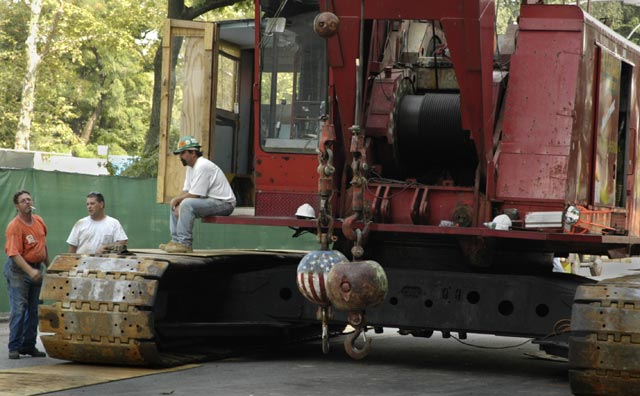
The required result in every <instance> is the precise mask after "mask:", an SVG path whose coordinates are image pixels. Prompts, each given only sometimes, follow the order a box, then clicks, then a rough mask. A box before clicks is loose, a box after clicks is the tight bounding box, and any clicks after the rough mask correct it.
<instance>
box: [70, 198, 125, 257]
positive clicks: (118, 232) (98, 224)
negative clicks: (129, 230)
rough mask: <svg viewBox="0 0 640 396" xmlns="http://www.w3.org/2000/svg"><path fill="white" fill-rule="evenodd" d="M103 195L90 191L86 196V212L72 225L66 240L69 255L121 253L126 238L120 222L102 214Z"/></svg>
mask: <svg viewBox="0 0 640 396" xmlns="http://www.w3.org/2000/svg"><path fill="white" fill-rule="evenodd" d="M104 206H105V202H104V195H102V194H101V193H99V192H97V191H92V192H90V193H89V195H87V212H89V216H87V217H83V218H82V219H80V220H78V221H77V222H76V224H74V226H73V228H72V229H71V233H70V234H69V238H67V243H68V244H69V253H80V254H103V253H122V252H123V251H124V250H126V248H127V241H128V237H127V234H126V233H125V232H124V229H123V228H122V225H121V224H120V222H119V221H118V220H117V219H115V218H113V217H111V216H107V215H106V214H105V213H104Z"/></svg>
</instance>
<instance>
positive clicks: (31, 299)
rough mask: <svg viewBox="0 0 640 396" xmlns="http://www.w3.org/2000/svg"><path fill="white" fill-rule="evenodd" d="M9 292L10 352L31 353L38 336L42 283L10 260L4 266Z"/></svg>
mask: <svg viewBox="0 0 640 396" xmlns="http://www.w3.org/2000/svg"><path fill="white" fill-rule="evenodd" d="M4 276H5V277H6V278H7V290H8V291H9V305H10V307H11V313H10V314H9V351H29V350H31V349H33V348H35V346H36V337H37V336H38V303H39V302H40V301H39V297H40V288H41V287H42V282H38V283H35V282H33V281H32V280H31V278H29V275H27V274H26V273H25V272H24V271H22V270H21V269H20V267H18V265H17V264H14V262H13V260H12V259H11V258H9V259H8V260H7V263H6V264H5V265H4Z"/></svg>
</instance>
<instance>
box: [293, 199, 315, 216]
mask: <svg viewBox="0 0 640 396" xmlns="http://www.w3.org/2000/svg"><path fill="white" fill-rule="evenodd" d="M296 217H297V218H299V219H315V218H316V211H315V210H313V207H312V206H311V205H309V204H308V203H306V204H302V205H300V206H298V210H296Z"/></svg>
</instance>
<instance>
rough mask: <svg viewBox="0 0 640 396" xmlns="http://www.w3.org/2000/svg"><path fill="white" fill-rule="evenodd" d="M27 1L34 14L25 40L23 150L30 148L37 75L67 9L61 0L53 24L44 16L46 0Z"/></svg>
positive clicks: (19, 141) (19, 136) (19, 139)
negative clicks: (44, 1)
mask: <svg viewBox="0 0 640 396" xmlns="http://www.w3.org/2000/svg"><path fill="white" fill-rule="evenodd" d="M25 4H26V5H27V6H28V7H29V10H30V11H31V17H30V19H29V34H28V35H27V40H26V42H25V44H26V45H25V49H26V60H27V62H26V63H27V64H26V68H25V72H24V77H23V80H22V92H21V103H20V104H21V106H20V117H19V121H18V129H17V131H16V137H15V148H16V149H19V150H29V138H30V136H31V119H32V113H33V106H34V101H35V93H34V91H35V85H36V75H37V72H38V68H39V66H40V63H41V62H42V60H43V58H44V57H46V56H47V55H48V53H49V50H50V48H51V43H52V40H54V39H55V36H56V33H57V29H58V21H59V20H60V16H61V15H62V11H63V8H62V0H58V2H57V4H56V5H55V6H56V7H57V8H56V9H55V11H54V12H53V14H54V16H53V18H52V20H51V21H50V23H46V22H44V21H41V19H40V17H41V13H42V5H43V0H25ZM41 31H43V33H44V34H43V33H41ZM38 44H42V45H41V46H40V48H38V47H39V46H38Z"/></svg>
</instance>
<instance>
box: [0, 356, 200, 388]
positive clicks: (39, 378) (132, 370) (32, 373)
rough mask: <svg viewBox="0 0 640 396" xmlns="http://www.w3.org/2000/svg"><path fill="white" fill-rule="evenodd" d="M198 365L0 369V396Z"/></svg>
mask: <svg viewBox="0 0 640 396" xmlns="http://www.w3.org/2000/svg"><path fill="white" fill-rule="evenodd" d="M198 366H200V365H199V364H187V365H184V366H178V367H172V368H168V369H148V368H138V367H111V366H94V365H89V364H76V363H61V364H50V365H44V366H32V367H23V368H14V369H9V370H1V371H0V396H25V395H38V394H41V393H48V392H57V391H61V390H65V389H72V388H79V387H82V386H88V385H96V384H101V383H105V382H111V381H119V380H123V379H127V378H135V377H142V376H145V375H153V374H162V373H168V372H172V371H179V370H186V369H191V368H194V367H198Z"/></svg>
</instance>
